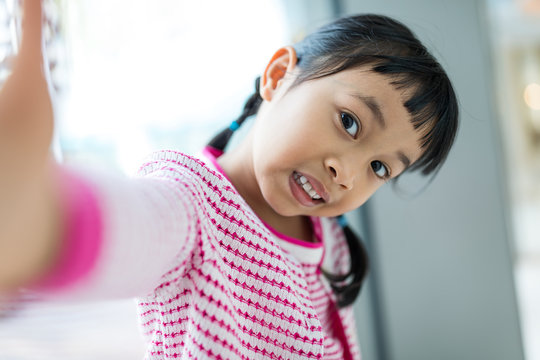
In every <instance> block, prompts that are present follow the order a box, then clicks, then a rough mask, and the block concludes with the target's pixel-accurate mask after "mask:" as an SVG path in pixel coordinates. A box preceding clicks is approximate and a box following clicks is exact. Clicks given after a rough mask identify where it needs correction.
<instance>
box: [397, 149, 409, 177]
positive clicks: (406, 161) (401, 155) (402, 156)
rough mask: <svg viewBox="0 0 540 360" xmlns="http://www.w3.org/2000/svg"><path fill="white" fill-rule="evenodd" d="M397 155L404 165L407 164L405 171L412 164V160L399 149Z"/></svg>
mask: <svg viewBox="0 0 540 360" xmlns="http://www.w3.org/2000/svg"><path fill="white" fill-rule="evenodd" d="M397 155H398V158H399V161H401V162H402V163H403V165H404V166H405V168H404V169H403V171H405V170H407V168H408V167H409V166H410V165H411V160H409V158H408V157H407V155H405V154H404V153H403V152H402V151H398V153H397ZM403 171H402V172H403Z"/></svg>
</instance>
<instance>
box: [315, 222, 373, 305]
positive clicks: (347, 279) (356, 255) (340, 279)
mask: <svg viewBox="0 0 540 360" xmlns="http://www.w3.org/2000/svg"><path fill="white" fill-rule="evenodd" d="M337 220H338V222H339V224H340V225H341V227H342V228H343V232H344V233H345V237H346V239H347V245H348V246H349V254H350V257H351V269H350V270H349V272H348V273H346V274H344V275H334V274H330V273H329V272H327V271H326V270H324V269H322V268H321V272H322V273H323V275H324V276H325V277H326V279H328V281H330V286H331V287H332V290H333V291H334V293H335V294H336V297H337V303H338V307H339V308H343V307H346V306H349V305H351V304H352V303H353V302H354V300H356V298H357V297H358V295H359V294H360V290H361V288H362V284H363V283H364V279H365V277H366V274H367V272H368V255H367V251H366V249H365V247H364V245H363V244H362V241H361V240H360V238H359V237H358V236H356V235H355V234H354V232H353V231H352V230H351V228H350V227H349V225H348V224H347V221H346V220H345V217H344V216H343V215H342V216H338V218H337Z"/></svg>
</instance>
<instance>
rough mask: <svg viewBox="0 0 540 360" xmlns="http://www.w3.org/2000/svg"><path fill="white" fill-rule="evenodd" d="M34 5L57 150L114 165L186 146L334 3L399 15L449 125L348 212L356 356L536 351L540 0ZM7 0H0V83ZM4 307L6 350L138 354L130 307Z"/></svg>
mask: <svg viewBox="0 0 540 360" xmlns="http://www.w3.org/2000/svg"><path fill="white" fill-rule="evenodd" d="M45 3H46V18H47V22H46V25H45V26H46V29H47V31H46V40H47V44H46V45H47V56H48V60H49V67H50V68H51V75H52V81H53V84H54V88H55V107H56V114H57V119H58V124H59V125H58V131H57V134H56V142H55V149H54V150H55V152H56V154H57V157H58V158H59V159H61V160H62V161H64V162H68V163H69V162H76V163H80V162H86V163H92V164H96V165H98V164H99V166H103V167H108V168H110V169H111V171H118V172H122V173H126V174H133V173H134V172H135V171H136V169H137V166H138V164H139V163H140V161H141V160H142V158H143V157H144V156H145V155H146V154H148V153H149V152H151V151H152V150H157V149H162V148H170V149H177V150H180V151H184V152H189V153H197V152H198V151H199V149H200V148H201V147H202V146H203V145H204V144H205V142H206V141H208V139H209V138H210V137H211V136H212V135H213V134H214V133H215V132H216V129H219V128H221V127H224V126H226V125H227V124H228V123H229V122H230V121H231V119H233V118H235V117H236V116H237V115H238V114H239V112H240V109H241V107H242V105H243V102H244V100H245V99H246V98H247V96H248V95H249V94H250V93H251V91H252V87H253V81H254V79H255V77H256V76H257V75H258V74H259V73H260V72H261V71H262V70H263V69H264V66H265V65H266V62H267V60H268V59H269V58H270V57H271V55H272V54H273V51H274V50H276V49H277V48H278V47H279V46H282V45H285V44H290V43H294V42H295V41H296V40H298V39H300V38H302V37H303V36H304V35H305V34H306V33H309V32H310V31H312V30H313V29H315V28H316V27H318V26H320V25H322V24H324V23H326V22H328V21H330V20H332V19H334V18H336V17H338V16H341V15H346V14H352V13H359V12H375V13H382V14H386V15H390V16H393V17H395V18H396V19H398V20H401V21H403V22H404V23H406V24H407V25H408V26H409V27H411V29H412V30H413V31H414V32H415V33H416V34H417V35H418V36H419V38H420V39H421V40H422V41H423V42H424V43H425V44H426V45H427V47H428V48H429V49H430V50H431V51H432V52H433V53H434V55H435V56H436V57H437V58H438V59H439V61H440V62H441V63H442V65H443V66H444V67H445V69H446V70H447V72H448V73H449V76H450V78H451V79H452V81H453V83H454V86H455V89H456V91H457V94H458V97H459V101H460V104H461V111H462V113H461V128H460V131H459V135H458V138H457V142H456V145H455V147H454V149H453V151H452V153H451V155H450V158H449V159H448V162H447V164H446V166H445V167H444V168H443V169H442V171H441V172H440V173H439V175H438V176H437V177H436V178H435V179H434V180H433V181H432V182H431V183H430V184H429V185H427V180H426V179H421V178H420V177H417V176H414V175H411V176H409V177H408V178H407V179H405V181H404V182H403V184H402V187H403V188H405V189H406V190H407V191H405V195H403V194H402V192H396V191H395V190H393V189H392V188H391V187H387V188H385V189H382V190H381V191H379V192H378V193H377V194H376V195H375V196H374V197H373V198H372V199H371V200H370V201H369V202H368V203H367V204H366V205H364V206H363V207H362V208H361V209H359V210H358V211H356V212H354V213H351V214H349V215H348V216H349V218H350V220H351V221H352V222H353V223H354V225H355V227H356V228H357V230H358V231H359V232H360V233H362V234H363V237H364V240H365V242H366V244H367V246H368V248H369V252H370V255H371V260H372V267H371V274H370V278H369V281H368V284H367V286H366V288H365V289H364V290H363V294H362V296H361V298H360V299H359V301H358V302H357V303H356V305H355V306H356V308H355V310H356V316H357V322H358V328H359V334H358V336H359V339H360V342H361V346H362V352H363V357H364V359H366V360H372V359H373V360H424V359H425V360H433V359H462V360H463V359H470V360H473V359H474V360H478V359H480V360H483V359H490V360H540V225H539V222H540V0H452V1H451V0H333V1H332V0H287V1H286V0H260V1H255V0H251V1H249V0H227V1H224V0H197V1H186V0H160V1H150V0H69V1H67V0H58V1H54V0H46V1H45ZM17 5H18V1H16V0H0V86H1V83H2V82H3V81H4V80H5V78H6V77H7V76H8V74H9V71H10V61H11V59H12V57H13V55H14V54H16V52H17V47H18V39H19V37H20V31H19V20H20V13H19V12H18V6H17ZM426 185H427V186H426ZM418 191H420V194H419V195H415V194H416V193H417V192H418ZM3 306H4V309H2V310H1V311H2V312H1V313H0V359H2V360H23V359H24V360H26V359H43V360H45V359H47V360H48V359H120V360H123V359H140V358H142V355H143V352H144V347H143V344H142V341H141V338H140V336H139V333H138V329H137V316H136V312H135V304H134V302H133V301H131V300H126V301H115V302H106V303H98V304H29V305H25V304H21V303H19V304H12V305H9V304H8V303H5V304H4V305H3Z"/></svg>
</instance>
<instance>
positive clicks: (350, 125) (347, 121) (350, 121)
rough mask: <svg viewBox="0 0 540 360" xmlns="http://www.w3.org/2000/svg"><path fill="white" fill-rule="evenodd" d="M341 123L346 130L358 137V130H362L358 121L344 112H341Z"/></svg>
mask: <svg viewBox="0 0 540 360" xmlns="http://www.w3.org/2000/svg"><path fill="white" fill-rule="evenodd" d="M341 125H343V128H344V129H345V131H347V132H348V133H349V135H351V136H352V137H356V135H358V131H359V130H360V126H358V121H357V120H356V119H355V118H353V117H352V116H351V115H349V114H347V113H345V112H342V113H341Z"/></svg>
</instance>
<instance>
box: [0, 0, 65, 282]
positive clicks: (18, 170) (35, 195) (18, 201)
mask: <svg viewBox="0 0 540 360" xmlns="http://www.w3.org/2000/svg"><path fill="white" fill-rule="evenodd" d="M23 7H24V9H23V10H24V12H23V22H22V30H23V33H22V41H21V47H20V51H19V53H18V54H17V57H16V60H15V64H14V66H13V71H12V73H11V75H10V76H9V78H8V79H7V80H6V82H5V83H4V85H3V87H2V88H1V89H0V292H2V291H6V290H9V289H11V288H14V287H16V286H20V285H23V284H26V283H28V282H30V281H32V280H33V279H34V278H35V277H37V276H38V275H39V274H40V273H42V272H43V271H45V270H46V269H47V268H48V267H49V266H50V264H52V263H53V261H54V257H55V255H54V253H55V244H56V242H57V241H58V239H59V238H60V236H59V232H60V231H59V229H61V224H60V222H61V220H60V219H61V217H60V209H59V200H58V199H59V196H58V195H57V194H58V191H57V189H56V186H55V185H54V181H53V177H54V175H53V164H52V162H51V161H50V159H49V144H50V141H51V137H52V132H53V110H52V105H51V99H50V94H49V88H48V83H47V79H46V73H45V71H46V70H45V66H44V58H43V51H42V9H41V1H40V0H25V1H24V2H23Z"/></svg>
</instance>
